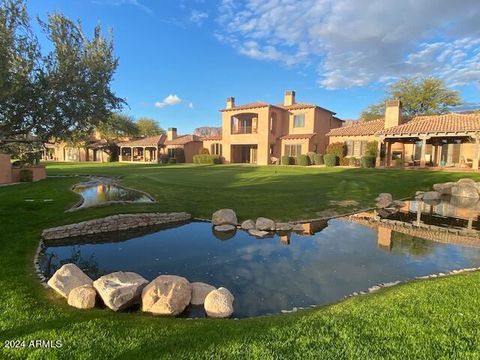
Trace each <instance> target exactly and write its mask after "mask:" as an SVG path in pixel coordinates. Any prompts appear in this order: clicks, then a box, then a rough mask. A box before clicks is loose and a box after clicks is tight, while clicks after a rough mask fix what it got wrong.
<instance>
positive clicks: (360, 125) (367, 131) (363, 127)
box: [327, 118, 385, 136]
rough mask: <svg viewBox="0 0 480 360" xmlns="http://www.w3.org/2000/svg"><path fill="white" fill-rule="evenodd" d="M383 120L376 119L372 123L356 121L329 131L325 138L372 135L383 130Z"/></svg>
mask: <svg viewBox="0 0 480 360" xmlns="http://www.w3.org/2000/svg"><path fill="white" fill-rule="evenodd" d="M384 124H385V120H384V119H383V118H382V119H377V120H372V121H356V122H355V123H354V124H353V123H350V124H349V125H345V126H342V127H339V128H335V129H331V130H330V132H328V133H327V136H362V135H374V134H375V133H376V132H378V131H380V130H382V129H383V127H384Z"/></svg>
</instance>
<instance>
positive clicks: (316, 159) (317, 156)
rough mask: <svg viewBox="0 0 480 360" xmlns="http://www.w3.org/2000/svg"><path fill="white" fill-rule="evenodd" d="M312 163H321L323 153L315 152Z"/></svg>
mask: <svg viewBox="0 0 480 360" xmlns="http://www.w3.org/2000/svg"><path fill="white" fill-rule="evenodd" d="M313 163H314V164H315V165H323V154H315V156H314V157H313Z"/></svg>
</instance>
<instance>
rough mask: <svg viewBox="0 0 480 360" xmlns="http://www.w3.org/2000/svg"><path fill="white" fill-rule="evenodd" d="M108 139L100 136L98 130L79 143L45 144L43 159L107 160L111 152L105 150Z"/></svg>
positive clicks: (73, 160)
mask: <svg viewBox="0 0 480 360" xmlns="http://www.w3.org/2000/svg"><path fill="white" fill-rule="evenodd" d="M107 145H108V144H107V141H106V140H105V139H102V138H101V137H100V134H99V133H97V132H94V133H92V135H91V136H90V138H89V139H88V140H87V141H85V142H82V143H79V144H72V143H67V142H64V141H61V142H56V143H45V144H43V147H44V150H43V155H42V159H43V160H45V161H72V162H78V161H82V162H83V161H96V162H107V161H109V160H110V154H109V153H108V152H107V151H105V150H106V146H107Z"/></svg>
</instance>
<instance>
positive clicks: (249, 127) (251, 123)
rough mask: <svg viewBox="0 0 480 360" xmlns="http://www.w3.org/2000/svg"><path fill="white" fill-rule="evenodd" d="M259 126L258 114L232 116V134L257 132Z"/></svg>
mask: <svg viewBox="0 0 480 360" xmlns="http://www.w3.org/2000/svg"><path fill="white" fill-rule="evenodd" d="M257 126H258V117H257V114H239V115H236V116H232V119H231V129H232V134H256V133H257Z"/></svg>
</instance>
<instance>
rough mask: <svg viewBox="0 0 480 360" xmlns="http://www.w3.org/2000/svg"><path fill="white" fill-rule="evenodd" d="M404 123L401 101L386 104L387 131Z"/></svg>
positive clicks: (391, 101) (390, 101)
mask: <svg viewBox="0 0 480 360" xmlns="http://www.w3.org/2000/svg"><path fill="white" fill-rule="evenodd" d="M401 123H402V103H401V101H400V100H389V101H386V102H385V129H388V128H391V127H394V126H398V125H400V124H401Z"/></svg>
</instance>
